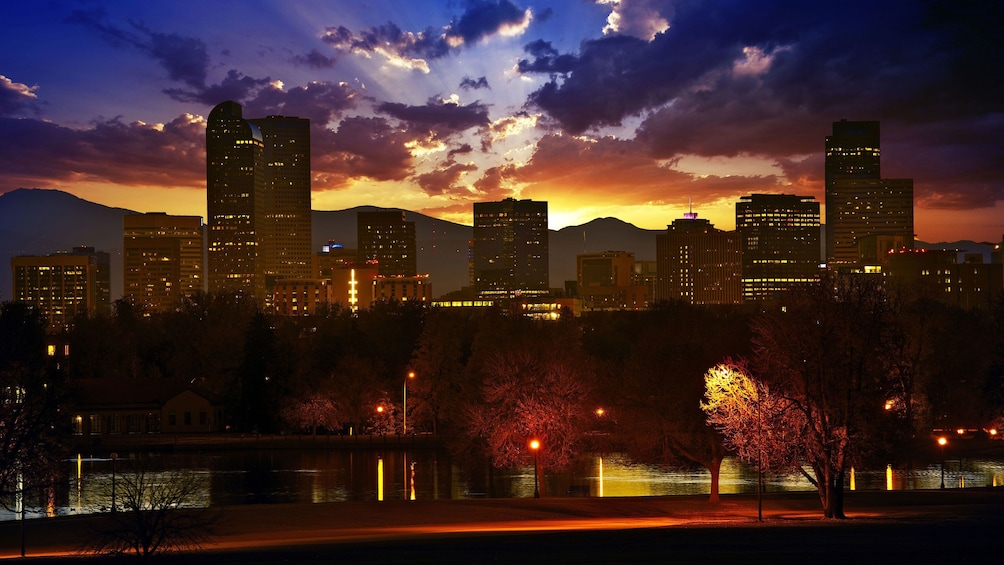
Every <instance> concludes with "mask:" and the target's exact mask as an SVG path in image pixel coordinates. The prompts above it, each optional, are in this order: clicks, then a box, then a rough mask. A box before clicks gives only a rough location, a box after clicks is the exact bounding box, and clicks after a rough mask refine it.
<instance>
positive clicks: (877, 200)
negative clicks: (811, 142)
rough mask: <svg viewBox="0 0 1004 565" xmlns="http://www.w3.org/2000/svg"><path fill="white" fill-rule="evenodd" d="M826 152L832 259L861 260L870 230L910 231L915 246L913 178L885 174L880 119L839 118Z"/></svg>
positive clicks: (836, 261)
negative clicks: (861, 243)
mask: <svg viewBox="0 0 1004 565" xmlns="http://www.w3.org/2000/svg"><path fill="white" fill-rule="evenodd" d="M825 151H826V152H825V159H826V161H825V171H824V172H825V175H824V176H825V179H824V180H825V184H826V258H827V262H828V263H833V264H836V265H854V264H858V263H859V257H858V239H859V238H862V237H865V236H868V235H875V234H884V235H905V236H908V237H909V247H911V248H912V247H913V233H914V232H913V180H912V179H883V178H882V172H881V149H880V127H879V122H876V121H847V120H840V121H839V122H834V123H833V133H832V135H829V136H827V137H826V147H825Z"/></svg>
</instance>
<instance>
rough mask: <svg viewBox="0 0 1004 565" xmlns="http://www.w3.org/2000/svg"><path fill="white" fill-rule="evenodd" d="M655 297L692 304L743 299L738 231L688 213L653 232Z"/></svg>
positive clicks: (737, 302) (731, 302)
mask: <svg viewBox="0 0 1004 565" xmlns="http://www.w3.org/2000/svg"><path fill="white" fill-rule="evenodd" d="M655 254H656V270H657V273H658V277H659V280H658V283H657V286H656V297H655V298H656V300H668V301H673V300H682V301H683V302H688V303H691V304H739V303H740V302H742V247H741V244H740V237H739V234H738V233H737V232H734V231H732V232H727V231H723V230H720V229H717V228H715V227H714V226H713V225H712V224H711V222H709V221H708V220H703V219H698V217H697V214H695V213H693V212H688V213H687V214H685V215H684V217H683V218H682V219H678V220H673V223H672V224H671V225H669V226H667V228H666V233H663V234H658V235H656V240H655Z"/></svg>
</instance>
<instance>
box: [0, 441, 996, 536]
mask: <svg viewBox="0 0 1004 565" xmlns="http://www.w3.org/2000/svg"><path fill="white" fill-rule="evenodd" d="M113 464H114V466H115V469H114V471H115V473H116V475H117V479H116V480H117V481H119V483H118V485H119V488H120V489H121V488H122V486H121V484H122V483H121V481H122V477H123V474H126V473H130V472H132V470H133V469H135V468H137V466H139V467H142V469H143V470H144V472H145V473H147V475H148V476H149V477H151V478H152V479H153V480H154V481H155V482H164V481H170V480H172V478H173V477H174V476H175V475H174V473H176V472H177V471H179V470H182V471H186V472H188V473H190V474H191V476H192V477H193V478H194V480H195V481H196V489H195V494H194V495H193V496H191V497H189V498H188V499H187V500H186V503H185V504H186V505H188V506H196V507H204V506H216V505H237V504H277V503H323V502H344V501H377V500H404V499H417V500H430V499H462V498H475V497H498V498H507V497H531V496H533V490H534V482H533V478H534V472H533V467H532V465H531V466H529V467H524V468H521V469H516V470H507V471H501V470H494V471H492V470H489V469H487V468H469V467H463V466H460V465H457V464H455V463H453V462H452V461H451V460H450V458H449V456H448V455H447V454H445V453H444V452H442V451H437V450H418V451H404V450H383V451H378V450H372V449H303V450H300V449H275V450H240V451H221V452H182V453H156V454H143V453H132V454H129V453H122V454H121V455H120V457H119V459H118V460H117V461H115V462H113V461H112V460H111V459H108V458H101V457H85V456H83V455H81V456H78V457H77V458H75V459H71V460H69V461H67V462H66V475H65V478H64V480H63V481H62V482H61V487H62V488H57V489H55V490H54V491H53V492H50V493H48V495H47V496H46V497H45V499H44V500H42V501H38V503H37V504H38V505H40V506H42V508H41V509H32V510H31V511H27V512H26V515H27V516H29V517H41V516H65V515H75V514H90V513H95V512H107V511H108V510H109V509H110V508H111V488H110V486H111V484H112V482H113V481H112V474H113ZM545 471H546V470H545ZM545 475H546V478H545V481H544V483H543V484H542V485H541V491H542V492H543V493H544V495H545V496H592V497H623V496H664V495H682V494H690V495H695V494H696V495H700V494H708V493H709V492H710V475H709V473H708V472H707V471H706V470H705V469H703V468H700V467H688V468H677V467H664V466H656V465H640V464H633V463H631V462H630V461H629V460H627V459H626V458H625V457H623V456H620V455H617V454H613V455H610V454H607V455H603V456H600V455H594V456H591V457H589V458H588V459H587V460H586V461H584V462H583V463H582V464H580V465H578V466H577V467H576V468H574V469H573V470H572V471H571V472H568V473H561V474H558V473H550V472H546V473H545ZM941 477H942V466H941V463H940V462H934V463H929V464H923V465H922V466H916V467H914V468H913V469H893V468H892V467H888V468H886V469H869V470H855V471H854V474H853V482H854V484H853V487H854V489H856V490H886V489H889V488H891V489H892V490H904V489H937V488H940V486H941ZM944 477H945V486H946V487H947V488H959V487H983V486H997V485H1001V484H1004V460H997V459H993V460H987V459H978V458H974V459H962V460H958V459H956V460H948V461H946V462H945V466H944ZM764 479H765V489H766V491H767V492H781V491H812V490H814V487H812V485H811V484H810V483H809V482H808V481H807V480H806V479H805V478H804V477H802V476H800V475H791V476H777V475H767V476H765V478H764ZM756 480H757V474H756V470H755V469H751V468H749V467H747V466H745V465H743V464H742V463H741V462H739V461H738V460H736V459H734V458H728V459H726V460H725V462H724V463H723V464H722V469H721V476H720V485H719V487H720V492H721V493H722V494H730V493H755V492H756ZM850 483H851V477H850V476H849V477H848V478H847V484H846V486H847V487H848V488H851V486H852V485H851V484H850ZM120 492H121V491H120ZM120 496H121V495H120ZM119 500H120V501H121V499H119ZM14 518H16V515H15V514H14V513H11V512H7V511H3V512H0V520H10V519H14Z"/></svg>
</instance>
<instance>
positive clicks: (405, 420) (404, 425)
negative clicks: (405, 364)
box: [401, 371, 415, 435]
mask: <svg viewBox="0 0 1004 565" xmlns="http://www.w3.org/2000/svg"><path fill="white" fill-rule="evenodd" d="M414 378H415V371H408V377H407V378H406V379H404V394H403V399H404V402H402V404H403V405H404V416H403V419H402V420H401V428H402V429H401V433H402V434H404V435H408V379H414Z"/></svg>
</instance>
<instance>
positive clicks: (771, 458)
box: [700, 359, 805, 518]
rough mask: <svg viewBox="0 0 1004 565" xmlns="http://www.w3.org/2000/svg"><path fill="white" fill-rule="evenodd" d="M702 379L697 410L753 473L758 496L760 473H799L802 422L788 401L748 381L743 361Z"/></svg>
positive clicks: (726, 364)
mask: <svg viewBox="0 0 1004 565" xmlns="http://www.w3.org/2000/svg"><path fill="white" fill-rule="evenodd" d="M704 379H705V399H704V400H703V401H702V402H701V404H700V406H701V410H703V411H704V412H705V413H706V414H707V419H708V423H709V424H711V425H712V426H714V427H715V428H716V429H717V430H718V431H719V432H721V434H722V436H723V437H724V445H725V447H727V448H728V449H729V450H731V451H732V452H733V453H735V454H736V455H737V456H738V457H739V458H740V459H742V460H743V461H745V462H747V463H749V464H751V465H754V466H755V467H756V468H757V475H758V476H757V495H758V497H759V495H760V493H761V492H762V488H763V485H762V483H763V480H762V473H763V472H764V471H775V472H791V471H801V466H800V465H799V462H800V461H801V460H802V458H803V455H804V454H803V453H802V452H801V449H800V448H801V447H802V442H801V440H800V438H801V436H802V434H803V433H805V421H804V420H803V419H802V418H801V413H800V412H798V411H797V410H796V409H795V407H794V405H793V404H792V403H791V402H790V401H788V400H787V399H785V398H782V397H780V396H778V395H775V394H772V393H771V392H770V390H768V388H767V385H765V384H764V383H762V382H759V381H757V380H755V379H753V378H752V377H750V376H749V372H748V370H747V369H746V365H745V363H744V362H742V361H733V360H731V359H726V360H725V361H723V362H722V363H720V364H718V365H716V366H714V367H712V368H711V369H709V370H708V372H707V373H706V374H705V377H704ZM759 500H760V499H759V498H758V501H759ZM760 512H762V507H761V509H760V510H759V511H758V513H760ZM760 517H761V518H762V513H760Z"/></svg>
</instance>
